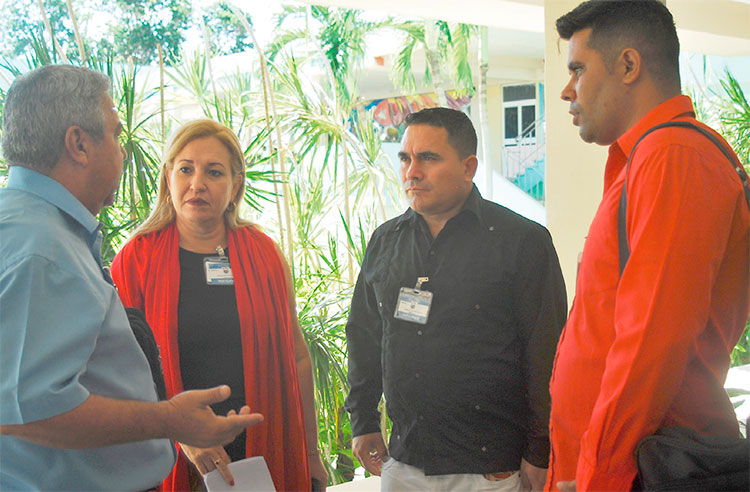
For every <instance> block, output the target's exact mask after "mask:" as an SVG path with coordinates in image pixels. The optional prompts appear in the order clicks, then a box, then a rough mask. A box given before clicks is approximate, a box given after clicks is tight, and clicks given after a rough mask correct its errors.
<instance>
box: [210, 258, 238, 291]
mask: <svg viewBox="0 0 750 492" xmlns="http://www.w3.org/2000/svg"><path fill="white" fill-rule="evenodd" d="M203 266H204V267H205V269H206V283H207V284H208V285H234V276H233V275H232V267H231V266H229V258H228V257H226V256H210V257H208V258H204V259H203Z"/></svg>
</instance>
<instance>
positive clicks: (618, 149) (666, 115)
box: [604, 95, 695, 194]
mask: <svg viewBox="0 0 750 492" xmlns="http://www.w3.org/2000/svg"><path fill="white" fill-rule="evenodd" d="M686 117H688V118H689V117H692V118H694V117H695V113H694V112H693V102H692V101H691V100H690V98H689V97H688V96H682V95H680V96H675V97H673V98H671V99H667V100H666V101H664V102H663V103H661V104H659V105H658V106H656V107H655V108H654V109H652V110H651V111H649V112H648V113H646V115H645V116H644V117H643V118H641V119H640V121H638V123H636V124H635V125H633V127H632V128H630V129H629V130H628V131H626V132H625V133H623V134H622V135H621V136H620V138H618V139H617V140H616V141H615V142H614V143H613V144H612V145H610V146H609V157H608V158H607V166H606V168H605V169H604V193H605V194H606V193H607V190H609V188H610V186H612V184H613V183H614V182H615V181H616V180H617V178H618V176H620V174H621V173H622V172H623V170H624V169H625V163H626V161H627V158H628V156H629V155H630V152H631V151H632V150H633V146H634V145H635V143H636V142H637V141H638V139H639V138H640V137H641V135H643V134H644V133H646V130H648V129H649V128H651V127H653V126H656V125H658V124H660V123H664V122H666V121H669V120H673V119H676V118H686Z"/></svg>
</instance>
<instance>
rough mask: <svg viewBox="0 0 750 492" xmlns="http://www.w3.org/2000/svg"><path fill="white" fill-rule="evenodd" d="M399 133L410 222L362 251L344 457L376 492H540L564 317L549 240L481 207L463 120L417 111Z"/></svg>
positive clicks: (351, 326)
mask: <svg viewBox="0 0 750 492" xmlns="http://www.w3.org/2000/svg"><path fill="white" fill-rule="evenodd" d="M406 126H407V129H406V132H405V134H404V138H403V140H402V146H401V152H399V158H400V159H401V180H402V183H403V187H404V190H405V193H406V198H407V200H408V202H409V205H410V209H409V210H407V211H406V212H405V213H404V214H403V215H401V216H399V217H397V218H395V219H392V220H390V221H388V222H386V223H385V224H383V225H382V226H380V227H379V228H378V229H377V230H376V231H375V233H374V234H373V236H372V238H371V239H370V243H369V244H368V247H367V252H366V254H365V258H364V260H363V262H362V269H361V272H360V274H359V278H358V280H357V285H356V288H355V291H354V297H353V299H352V306H351V314H350V316H349V321H348V323H347V326H346V334H347V341H348V347H349V382H350V384H351V392H350V393H349V396H348V398H347V402H346V408H347V410H348V411H349V412H350V413H351V420H352V432H353V435H354V441H353V452H354V455H355V456H356V457H357V459H359V461H360V463H362V465H363V466H364V467H365V468H366V469H367V470H368V471H369V472H370V473H372V474H375V475H380V474H381V471H382V481H381V484H382V488H383V490H397V489H398V490H419V489H422V490H439V489H443V490H469V489H477V488H483V487H485V486H488V485H492V484H490V483H488V482H487V480H495V481H498V483H497V484H496V485H497V486H498V487H497V490H520V488H521V487H524V488H526V489H528V488H530V487H533V489H534V490H541V488H542V487H543V485H544V481H545V478H546V468H547V462H548V458H549V440H548V418H549V399H550V397H549V391H548V386H549V377H550V372H551V369H552V361H553V357H554V354H555V348H556V345H557V340H558V337H559V335H560V331H561V330H562V326H563V323H564V321H565V315H566V309H567V304H566V299H565V287H564V283H563V278H562V273H561V271H560V265H559V262H558V259H557V254H556V253H555V250H554V247H553V245H552V240H551V238H550V235H549V233H548V232H547V230H546V229H545V228H544V227H542V226H540V225H538V224H536V223H534V222H531V221H529V220H527V219H525V218H523V217H521V216H519V215H517V214H515V213H513V212H511V211H510V210H508V209H506V208H504V207H502V206H500V205H497V204H495V203H492V202H490V201H487V200H484V199H483V198H482V197H481V196H480V194H479V191H478V190H477V188H476V186H474V184H473V178H474V174H475V172H476V168H477V157H476V155H475V154H476V148H477V137H476V132H475V131H474V128H473V126H472V124H471V121H470V120H469V118H468V117H467V116H466V115H465V114H463V113H461V112H460V111H454V110H451V109H446V108H432V109H425V110H422V111H420V112H418V113H414V114H411V115H409V116H408V117H407V119H406ZM383 393H384V394H385V400H386V408H387V412H388V415H389V417H390V418H391V420H392V422H393V429H392V432H391V438H390V446H389V450H386V446H385V443H384V441H383V438H382V434H381V429H380V414H379V412H378V410H377V406H378V402H379V401H380V397H381V394H383ZM381 469H382V470H381ZM516 472H520V473H516Z"/></svg>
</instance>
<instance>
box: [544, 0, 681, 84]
mask: <svg viewBox="0 0 750 492" xmlns="http://www.w3.org/2000/svg"><path fill="white" fill-rule="evenodd" d="M556 27H557V33H558V34H559V35H560V37H561V38H562V39H565V40H569V39H570V38H571V37H572V36H573V35H574V34H575V33H577V32H578V31H581V30H583V29H588V28H591V35H590V36H589V39H588V47H589V48H591V49H593V50H596V51H598V52H599V53H600V54H601V55H602V59H603V60H604V63H605V64H606V65H607V67H609V68H611V67H612V65H613V64H614V61H615V59H616V57H617V56H618V55H619V54H620V53H621V52H622V50H623V49H625V48H628V47H632V48H634V49H636V50H637V51H638V53H640V54H641V59H642V60H643V65H644V67H645V68H646V70H647V71H648V73H650V74H651V76H653V77H654V78H655V79H656V80H658V81H660V82H662V83H663V84H666V86H667V87H668V88H669V89H671V90H676V91H678V92H679V90H680V62H679V57H680V40H679V39H678V38H677V30H676V29H675V25H674V19H673V18H672V14H671V13H670V12H669V10H668V9H667V7H666V6H665V5H664V4H662V3H661V2H660V1H658V0H589V1H587V2H583V3H582V4H580V5H579V6H578V7H576V8H574V9H573V10H571V11H570V12H568V13H567V14H565V15H563V16H562V17H560V18H559V19H557V22H556Z"/></svg>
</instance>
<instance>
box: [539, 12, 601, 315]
mask: <svg viewBox="0 0 750 492" xmlns="http://www.w3.org/2000/svg"><path fill="white" fill-rule="evenodd" d="M579 3H581V2H580V0H545V1H544V28H545V48H544V51H545V71H544V90H545V104H546V119H547V150H546V178H545V183H544V186H545V193H546V199H545V200H546V206H547V228H548V229H549V231H550V233H551V234H552V239H553V240H554V242H555V248H556V249H557V254H558V256H559V257H560V265H561V266H562V270H563V276H564V277H565V285H566V287H567V289H568V303H569V304H570V303H571V302H572V300H573V293H574V292H575V281H576V266H577V262H578V255H579V254H580V252H581V251H583V241H584V239H585V237H586V234H587V233H588V228H589V224H590V223H591V220H592V219H593V217H594V213H595V212H596V208H597V206H598V204H599V200H600V199H601V195H602V180H603V175H604V164H605V161H606V159H607V150H606V148H605V147H600V146H598V145H595V144H587V143H585V142H583V141H582V140H581V138H580V137H579V136H578V128H577V127H574V126H573V124H572V117H571V115H569V114H568V103H567V102H565V101H563V100H561V99H560V92H561V91H562V89H563V87H564V86H565V84H567V83H568V79H569V75H568V69H567V66H568V43H567V41H562V40H560V39H559V36H558V34H557V30H556V29H555V21H556V20H557V19H558V18H559V17H560V16H562V15H564V14H566V13H567V12H569V11H570V10H572V9H573V8H575V7H576V6H577V5H578V4H579Z"/></svg>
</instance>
